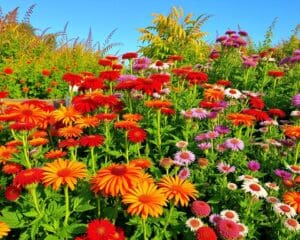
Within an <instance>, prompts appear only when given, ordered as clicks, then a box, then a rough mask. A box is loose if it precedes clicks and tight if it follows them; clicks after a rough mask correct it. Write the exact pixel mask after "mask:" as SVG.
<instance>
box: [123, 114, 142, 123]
mask: <svg viewBox="0 0 300 240" xmlns="http://www.w3.org/2000/svg"><path fill="white" fill-rule="evenodd" d="M123 119H124V120H125V121H134V122H138V121H140V120H142V119H143V116H142V115H141V114H134V113H127V114H124V115H123Z"/></svg>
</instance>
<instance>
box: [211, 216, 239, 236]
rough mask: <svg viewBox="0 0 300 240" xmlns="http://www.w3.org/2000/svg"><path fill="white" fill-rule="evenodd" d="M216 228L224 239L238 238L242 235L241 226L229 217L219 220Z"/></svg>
mask: <svg viewBox="0 0 300 240" xmlns="http://www.w3.org/2000/svg"><path fill="white" fill-rule="evenodd" d="M216 230H217V232H218V233H219V235H220V236H221V237H222V238H224V239H237V238H238V236H239V235H240V228H239V226H238V224H237V223H235V222H234V221H232V220H229V219H222V218H221V219H220V220H219V221H217V224H216Z"/></svg>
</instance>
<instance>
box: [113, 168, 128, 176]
mask: <svg viewBox="0 0 300 240" xmlns="http://www.w3.org/2000/svg"><path fill="white" fill-rule="evenodd" d="M126 171H127V168H126V166H124V165H121V166H115V167H114V168H113V169H112V170H111V173H112V174H113V175H116V176H122V175H124V174H125V173H126Z"/></svg>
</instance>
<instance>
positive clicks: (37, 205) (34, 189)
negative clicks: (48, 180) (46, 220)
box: [28, 184, 41, 214]
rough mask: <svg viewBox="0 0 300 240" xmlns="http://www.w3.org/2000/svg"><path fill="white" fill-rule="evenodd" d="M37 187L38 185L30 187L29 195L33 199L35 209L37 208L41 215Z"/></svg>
mask: <svg viewBox="0 0 300 240" xmlns="http://www.w3.org/2000/svg"><path fill="white" fill-rule="evenodd" d="M36 187H37V185H36V184H32V186H30V187H29V188H28V191H29V193H30V195H31V197H32V200H33V204H34V207H35V209H36V211H37V212H38V213H39V214H40V213H41V211H40V208H39V202H38V199H37V196H36Z"/></svg>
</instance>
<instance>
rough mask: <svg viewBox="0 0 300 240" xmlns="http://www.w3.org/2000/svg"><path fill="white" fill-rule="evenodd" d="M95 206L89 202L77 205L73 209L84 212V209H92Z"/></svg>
mask: <svg viewBox="0 0 300 240" xmlns="http://www.w3.org/2000/svg"><path fill="white" fill-rule="evenodd" d="M94 208H96V207H94V206H92V205H90V204H84V205H79V206H78V207H77V208H76V209H75V210H74V211H75V212H86V211H89V210H92V209H94Z"/></svg>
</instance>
